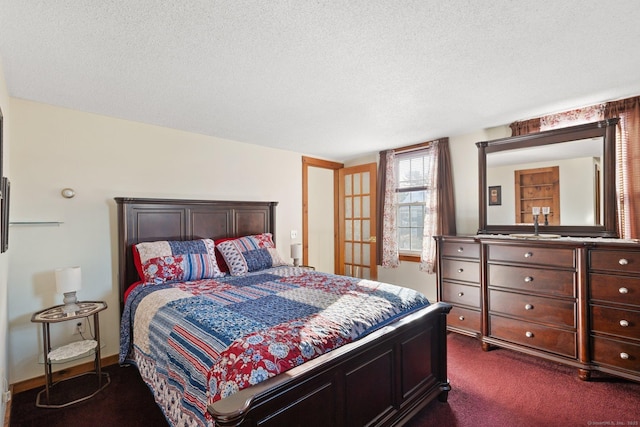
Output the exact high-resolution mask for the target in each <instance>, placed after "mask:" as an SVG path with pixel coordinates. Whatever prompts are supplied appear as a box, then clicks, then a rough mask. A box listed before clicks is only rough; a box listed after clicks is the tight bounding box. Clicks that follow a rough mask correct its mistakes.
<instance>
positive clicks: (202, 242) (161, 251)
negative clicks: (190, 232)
mask: <svg viewBox="0 0 640 427" xmlns="http://www.w3.org/2000/svg"><path fill="white" fill-rule="evenodd" d="M136 252H137V255H136ZM136 256H137V257H139V266H140V267H139V269H138V274H140V278H141V279H142V280H143V281H144V282H146V283H156V284H157V283H165V282H176V281H188V280H200V279H211V278H214V277H222V276H224V273H223V272H221V271H220V268H218V264H217V263H216V254H215V244H214V242H213V240H211V239H199V240H187V241H181V240H174V241H171V240H161V241H157V242H143V243H138V244H137V245H135V246H134V264H136V261H135V259H136ZM136 268H138V266H137V265H136Z"/></svg>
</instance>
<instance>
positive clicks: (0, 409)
mask: <svg viewBox="0 0 640 427" xmlns="http://www.w3.org/2000/svg"><path fill="white" fill-rule="evenodd" d="M0 109H2V115H3V117H4V120H3V128H4V132H3V133H4V162H3V163H4V175H5V176H10V175H9V153H10V149H9V147H8V145H9V144H8V141H9V131H10V129H11V126H10V125H9V119H10V117H11V112H10V107H9V94H8V93H7V85H6V83H5V79H4V72H3V68H2V58H0ZM8 259H9V253H8V252H5V253H3V254H0V392H4V391H6V388H5V382H6V381H8V376H9V374H8V372H10V369H9V366H8V348H9V346H8V342H9V341H8V330H9V326H8V314H7V305H8V304H7V302H8V292H7V274H8V273H7V272H8ZM1 401H2V400H1V399H0V402H1ZM0 405H1V406H0V420H4V413H5V404H4V403H0Z"/></svg>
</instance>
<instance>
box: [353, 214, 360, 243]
mask: <svg viewBox="0 0 640 427" xmlns="http://www.w3.org/2000/svg"><path fill="white" fill-rule="evenodd" d="M361 224H362V222H361V221H360V220H357V219H356V220H354V221H353V240H356V241H360V240H362V238H361V236H362V232H361V229H360V227H361Z"/></svg>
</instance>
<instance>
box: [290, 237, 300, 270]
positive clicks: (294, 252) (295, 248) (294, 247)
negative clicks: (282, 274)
mask: <svg viewBox="0 0 640 427" xmlns="http://www.w3.org/2000/svg"><path fill="white" fill-rule="evenodd" d="M291 258H293V265H294V266H296V267H297V266H299V265H300V258H302V244H301V243H293V244H291Z"/></svg>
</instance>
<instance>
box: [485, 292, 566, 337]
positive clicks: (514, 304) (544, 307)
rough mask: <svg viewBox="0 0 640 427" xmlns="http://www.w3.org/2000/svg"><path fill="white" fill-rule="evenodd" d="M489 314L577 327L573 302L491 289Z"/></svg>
mask: <svg viewBox="0 0 640 427" xmlns="http://www.w3.org/2000/svg"><path fill="white" fill-rule="evenodd" d="M489 312H490V313H492V314H494V313H496V312H497V313H501V314H507V315H510V316H514V317H520V318H522V319H523V320H527V321H534V322H542V323H553V324H556V325H558V326H566V327H569V328H575V327H576V304H575V302H573V301H563V300H558V299H552V298H544V297H536V296H531V295H522V294H515V293H511V292H505V291H498V290H495V289H489Z"/></svg>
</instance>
